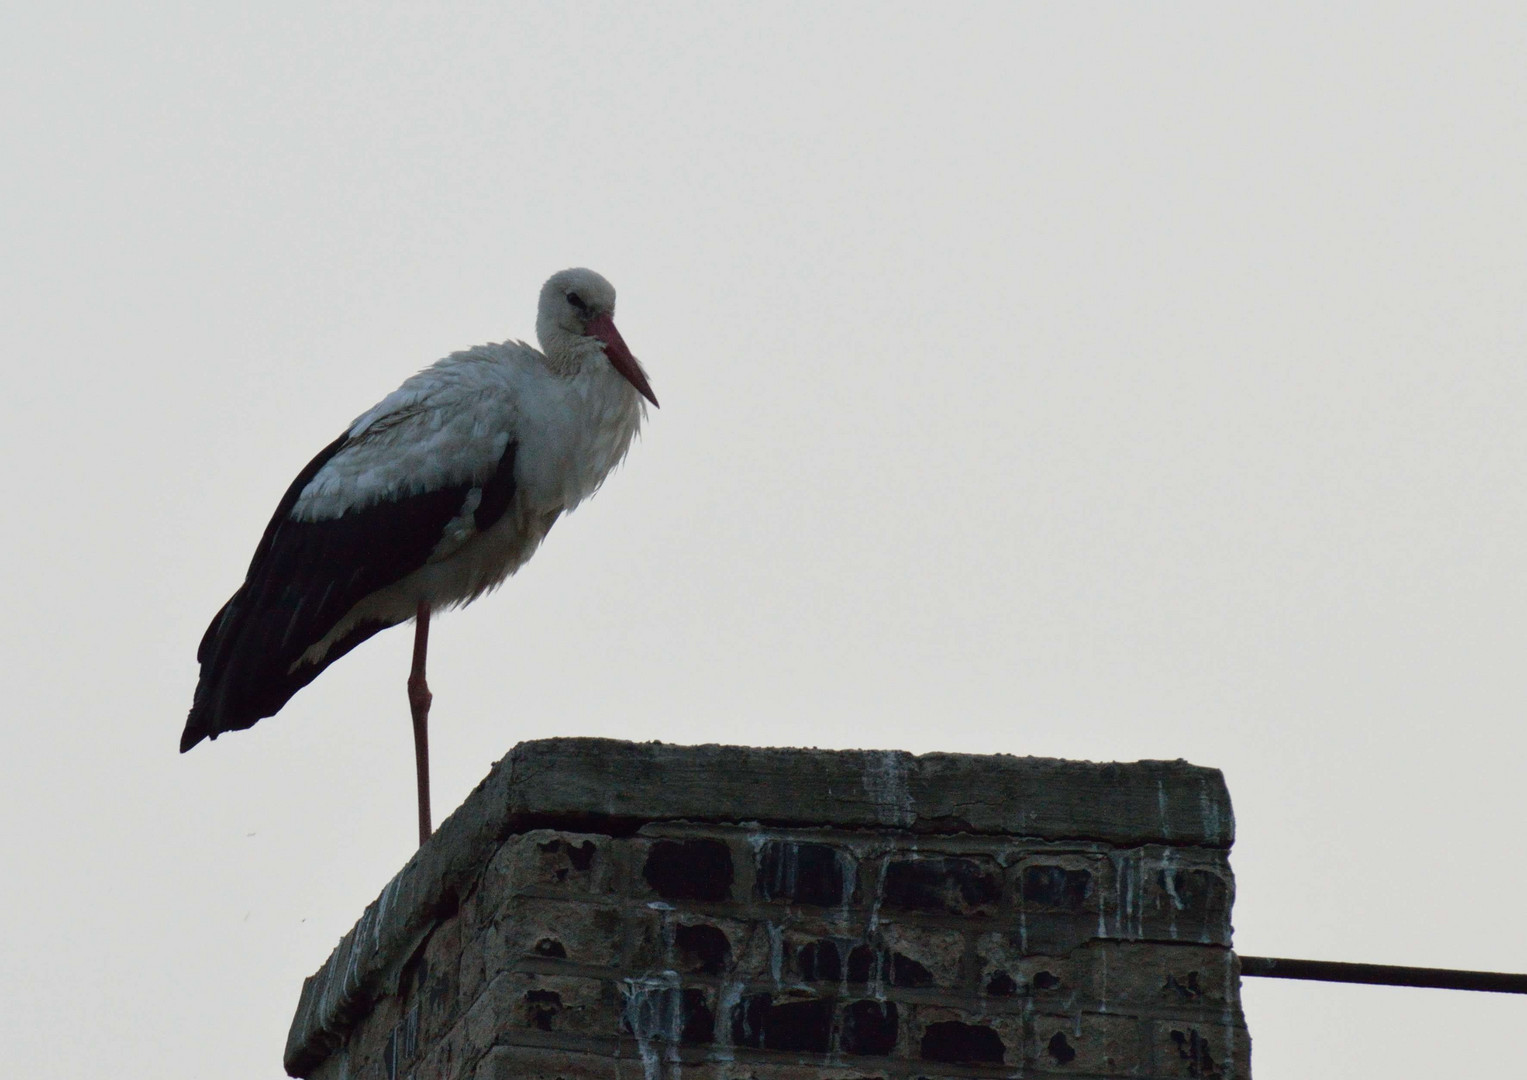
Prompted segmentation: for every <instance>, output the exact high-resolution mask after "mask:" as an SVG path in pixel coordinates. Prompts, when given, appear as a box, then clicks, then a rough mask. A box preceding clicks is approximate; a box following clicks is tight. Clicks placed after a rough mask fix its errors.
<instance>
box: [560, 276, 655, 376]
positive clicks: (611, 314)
mask: <svg viewBox="0 0 1527 1080" xmlns="http://www.w3.org/2000/svg"><path fill="white" fill-rule="evenodd" d="M536 336H537V337H538V338H540V339H541V349H542V351H543V352H545V353H546V354H547V355H548V356H552V355H555V354H558V353H564V352H565V351H567V350H569V349H570V348H572V347H573V346H574V345H577V344H579V343H580V339H582V340H587V339H589V338H593V339H594V340H595V341H597V342H599V344H600V346H601V347H602V348H603V350H604V355H605V358H606V359H608V360H609V361H610V366H611V367H613V368H614V369H615V370H616V371H618V372H620V374H621V375H623V376H625V378H626V381H627V382H629V383H630V384H631V385H632V386H634V387H636V389H637V392H638V393H640V394H641V395H642V397H644V398H646V399H647V400H648V401H650V402H652V404H654V405H656V404H657V398H655V397H654V396H653V395H652V387H651V385H649V384H648V382H647V373H646V372H645V371H643V370H642V366H641V364H639V363H637V361H636V357H634V356H632V355H631V350H630V349H628V348H627V347H626V343H625V341H624V340H622V338H621V336H620V331H619V330H616V329H615V286H613V285H611V284H610V283H609V282H608V281H606V280H605V279H604V278H602V277H600V276H599V275H598V274H596V273H594V271H592V270H585V269H583V268H582V267H576V268H574V269H572V270H561V271H559V272H557V273H555V274H553V275H552V276H551V277H550V278H549V279H547V282H546V284H545V285H543V286H541V308H540V311H539V312H537V314H536Z"/></svg>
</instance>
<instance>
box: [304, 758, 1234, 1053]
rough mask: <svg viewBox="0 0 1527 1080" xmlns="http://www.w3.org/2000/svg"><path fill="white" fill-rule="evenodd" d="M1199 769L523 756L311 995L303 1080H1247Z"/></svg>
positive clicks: (444, 834)
mask: <svg viewBox="0 0 1527 1080" xmlns="http://www.w3.org/2000/svg"><path fill="white" fill-rule="evenodd" d="M1233 834H1234V822H1233V818H1232V815H1231V809H1230V799H1229V794H1228V793H1227V791H1226V788H1225V783H1224V779H1223V777H1222V776H1221V775H1220V773H1219V772H1218V771H1217V770H1214V769H1205V768H1200V767H1198V766H1194V765H1189V764H1187V763H1186V762H1182V761H1176V762H1163V761H1141V762H1136V763H1134V764H1093V763H1090V762H1078V761H1058V760H1052V759H1041V758H1016V757H1008V756H1002V755H995V756H973V755H965V754H924V755H922V756H921V757H914V756H912V755H910V754H906V753H901V752H897V751H860V750H855V751H825V750H779V749H756V748H748V747H731V746H669V745H664V744H661V743H645V744H636V743H627V742H618V741H612V740H602V739H548V740H543V741H539V742H532V743H525V744H522V745H520V746H518V747H516V748H515V749H514V750H513V751H512V752H511V753H510V754H509V756H508V757H506V758H504V759H503V760H502V761H500V762H499V763H498V764H497V765H495V766H494V768H493V770H492V771H491V772H490V773H489V775H488V777H487V778H486V779H485V780H484V781H483V782H482V783H481V784H480V785H478V787H477V789H476V790H475V791H474V792H473V793H472V794H471V796H469V797H468V799H467V800H466V802H465V803H464V804H463V805H462V807H461V808H460V809H459V810H457V811H456V813H455V814H453V815H452V816H451V817H450V818H449V819H448V820H447V821H446V822H445V823H444V824H443V825H442V826H441V828H440V830H439V832H438V833H436V835H435V836H434V837H433V838H431V840H430V841H429V843H427V844H426V845H425V846H424V847H423V848H421V849H420V850H419V852H418V853H417V854H416V855H415V856H414V857H413V858H412V859H411V860H410V861H409V863H408V865H407V866H405V867H404V868H403V870H402V871H401V872H400V873H399V874H398V875H397V877H395V878H394V879H393V880H392V881H391V882H390V883H389V884H388V885H387V887H386V888H385V889H383V890H382V894H381V896H379V897H378V898H377V899H376V901H375V902H373V903H372V904H371V905H370V906H369V907H368V908H367V909H366V911H365V913H364V914H363V915H362V916H361V919H360V921H359V922H358V923H357V924H356V925H355V928H354V929H353V930H351V931H350V933H349V934H347V935H346V936H345V937H344V939H343V940H341V941H340V943H339V945H338V947H337V948H336V949H335V950H334V953H333V955H331V956H330V957H329V960H328V962H327V963H326V964H325V965H324V966H323V968H322V969H321V970H320V971H318V973H317V974H315V975H313V976H312V977H311V978H309V979H308V980H307V982H306V983H305V984H304V986H303V989H302V999H301V1002H300V1004H299V1006H298V1008H297V1015H296V1017H295V1019H294V1020H293V1022H292V1029H291V1034H290V1036H289V1038H288V1041H287V1047H286V1067H287V1071H288V1072H289V1073H290V1074H291V1075H292V1076H296V1077H307V1078H311V1080H454V1078H461V1080H511V1078H513V1080H670V1078H671V1080H678V1078H679V1077H680V1076H681V1074H683V1075H685V1076H690V1077H692V1078H694V1080H700V1078H704V1080H819V1078H820V1080H829V1078H831V1080H865V1078H871V1077H875V1078H885V1080H892V1078H906V1080H915V1078H919V1077H923V1078H929V1080H942V1078H953V1077H1016V1076H1034V1075H1046V1076H1049V1075H1055V1076H1065V1075H1069V1076H1081V1077H1089V1078H1093V1080H1097V1078H1102V1077H1205V1078H1208V1077H1213V1078H1222V1080H1245V1078H1247V1077H1249V1076H1250V1037H1249V1036H1248V1034H1247V1032H1246V1025H1245V1020H1244V1018H1243V1017H1242V1015H1241V1005H1240V993H1239V990H1240V977H1239V969H1238V965H1237V962H1236V958H1235V954H1234V953H1233V952H1232V951H1231V948H1230V945H1231V940H1230V910H1231V902H1232V899H1233V896H1234V884H1233V880H1232V877H1231V872H1230V865H1229V860H1228V854H1229V849H1230V845H1231V842H1232V839H1233Z"/></svg>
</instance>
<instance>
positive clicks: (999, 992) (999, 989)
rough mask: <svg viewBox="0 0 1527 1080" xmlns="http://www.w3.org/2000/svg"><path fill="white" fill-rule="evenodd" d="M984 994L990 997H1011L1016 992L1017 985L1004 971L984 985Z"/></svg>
mask: <svg viewBox="0 0 1527 1080" xmlns="http://www.w3.org/2000/svg"><path fill="white" fill-rule="evenodd" d="M986 992H987V993H988V994H990V995H991V996H992V997H1012V996H1013V995H1014V994H1016V993H1017V992H1018V984H1017V983H1016V982H1014V981H1013V977H1012V976H1011V975H1009V974H1008V973H1007V972H1005V971H999V972H997V973H996V974H995V975H993V976H992V977H991V981H990V982H988V983H987V984H986Z"/></svg>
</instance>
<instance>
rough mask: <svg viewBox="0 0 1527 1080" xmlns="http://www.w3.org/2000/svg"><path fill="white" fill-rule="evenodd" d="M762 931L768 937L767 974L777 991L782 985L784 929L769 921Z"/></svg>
mask: <svg viewBox="0 0 1527 1080" xmlns="http://www.w3.org/2000/svg"><path fill="white" fill-rule="evenodd" d="M764 930H765V931H767V932H768V935H769V974H770V976H771V977H773V979H774V988H775V989H776V990H778V989H779V988H780V987H781V986H782V985H783V984H784V967H785V928H784V927H783V926H780V925H777V924H776V923H775V922H774V920H772V919H770V920H769V921H768V922H765V923H764Z"/></svg>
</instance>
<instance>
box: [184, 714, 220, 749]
mask: <svg viewBox="0 0 1527 1080" xmlns="http://www.w3.org/2000/svg"><path fill="white" fill-rule="evenodd" d="M209 737H210V738H214V739H215V738H217V736H216V735H212V734H211V733H210V732H208V731H207V729H206V727H205V725H204V724H203V723H202V718H201V717H200V716H198V715H197V714H196V710H195V709H192V710H191V715H190V716H188V717H187V718H186V729H185V730H184V731H182V732H181V733H180V752H181V753H182V754H184V753H185V752H186V751H187V750H189V749H191V747H193V746H195V745H196V744H197V743H199V742H201V741H202V740H203V739H206V738H209Z"/></svg>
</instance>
